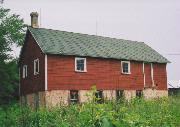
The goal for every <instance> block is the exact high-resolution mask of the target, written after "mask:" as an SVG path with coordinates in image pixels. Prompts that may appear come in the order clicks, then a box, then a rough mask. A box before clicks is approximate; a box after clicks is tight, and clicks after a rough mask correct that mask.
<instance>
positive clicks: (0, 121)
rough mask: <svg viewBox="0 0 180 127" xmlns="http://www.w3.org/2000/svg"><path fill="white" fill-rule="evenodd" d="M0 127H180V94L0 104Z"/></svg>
mask: <svg viewBox="0 0 180 127" xmlns="http://www.w3.org/2000/svg"><path fill="white" fill-rule="evenodd" d="M0 126H1V127H179V126H180V96H170V97H168V98H161V99H155V100H144V99H138V98H135V99H133V100H131V101H130V102H126V101H119V102H116V101H106V102H105V103H103V104H95V103H94V102H89V103H86V104H81V105H70V106H66V107H54V108H51V109H46V108H40V109H39V110H38V111H34V110H32V109H30V108H28V107H20V106H19V104H18V103H15V104H12V105H9V106H7V107H6V110H4V108H1V107H0Z"/></svg>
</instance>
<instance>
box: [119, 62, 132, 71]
mask: <svg viewBox="0 0 180 127" xmlns="http://www.w3.org/2000/svg"><path fill="white" fill-rule="evenodd" d="M123 63H127V64H128V72H123ZM121 73H122V74H131V63H130V61H121Z"/></svg>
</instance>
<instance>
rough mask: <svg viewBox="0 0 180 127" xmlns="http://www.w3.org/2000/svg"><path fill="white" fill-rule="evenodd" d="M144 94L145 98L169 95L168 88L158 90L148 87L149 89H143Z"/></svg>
mask: <svg viewBox="0 0 180 127" xmlns="http://www.w3.org/2000/svg"><path fill="white" fill-rule="evenodd" d="M143 96H144V98H145V99H153V98H159V97H168V91H167V90H156V89H151V88H147V89H144V90H143Z"/></svg>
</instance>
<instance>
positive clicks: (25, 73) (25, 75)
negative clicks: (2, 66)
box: [22, 65, 27, 78]
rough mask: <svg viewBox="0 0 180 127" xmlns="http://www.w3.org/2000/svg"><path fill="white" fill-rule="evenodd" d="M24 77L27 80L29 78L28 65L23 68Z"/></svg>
mask: <svg viewBox="0 0 180 127" xmlns="http://www.w3.org/2000/svg"><path fill="white" fill-rule="evenodd" d="M22 77H23V78H26V77H27V65H24V66H23V74H22Z"/></svg>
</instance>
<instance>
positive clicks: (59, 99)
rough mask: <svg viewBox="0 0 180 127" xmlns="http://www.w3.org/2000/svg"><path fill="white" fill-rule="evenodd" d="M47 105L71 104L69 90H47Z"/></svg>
mask: <svg viewBox="0 0 180 127" xmlns="http://www.w3.org/2000/svg"><path fill="white" fill-rule="evenodd" d="M45 100H46V106H48V107H49V106H50V107H51V106H52V107H54V106H59V105H68V104H69V90H52V91H46V92H45Z"/></svg>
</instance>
